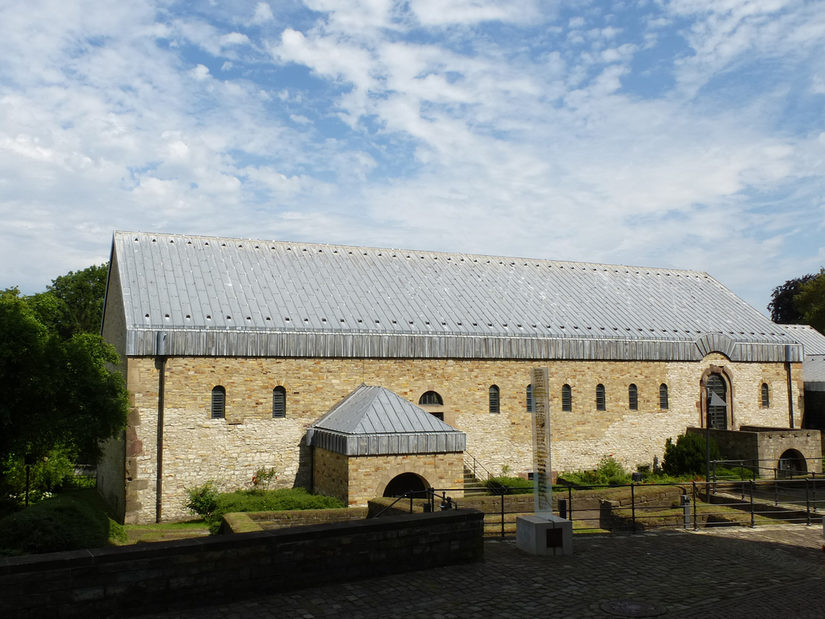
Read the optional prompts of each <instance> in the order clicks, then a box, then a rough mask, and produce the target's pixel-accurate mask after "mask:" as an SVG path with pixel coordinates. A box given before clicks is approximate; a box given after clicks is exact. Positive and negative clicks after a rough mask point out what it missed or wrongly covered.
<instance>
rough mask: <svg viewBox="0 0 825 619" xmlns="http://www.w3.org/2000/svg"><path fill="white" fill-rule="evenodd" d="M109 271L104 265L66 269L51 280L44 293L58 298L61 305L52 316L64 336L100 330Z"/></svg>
mask: <svg viewBox="0 0 825 619" xmlns="http://www.w3.org/2000/svg"><path fill="white" fill-rule="evenodd" d="M108 272H109V267H108V265H107V264H98V265H95V266H90V267H87V268H85V269H83V270H82V271H69V272H68V273H66V275H61V276H60V277H57V278H55V279H53V280H52V283H51V285H50V286H49V287H48V292H46V293H43V294H44V295H52V296H53V297H54V298H55V299H57V300H58V304H59V306H60V307H59V308H57V309H56V311H55V313H54V314H53V315H54V317H55V319H57V320H58V322H57V326H58V327H59V329H58V330H59V332H60V334H61V335H62V336H63V337H64V338H69V337H71V336H72V335H74V334H75V333H100V324H101V322H102V320H103V300H104V297H105V296H106V278H107V275H108Z"/></svg>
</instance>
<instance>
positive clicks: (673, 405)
mask: <svg viewBox="0 0 825 619" xmlns="http://www.w3.org/2000/svg"><path fill="white" fill-rule="evenodd" d="M538 366H547V367H548V368H549V378H550V408H551V423H552V435H553V468H554V469H555V470H558V471H562V470H572V469H586V468H592V467H594V466H595V465H596V464H597V463H598V461H599V460H600V459H601V458H602V457H603V456H605V455H609V454H612V455H613V456H614V457H616V458H617V459H618V460H619V461H620V462H622V463H623V464H624V465H625V466H627V467H628V468H632V467H634V466H635V465H636V464H639V463H649V462H650V461H651V460H652V459H653V457H654V456H656V455H658V456H659V457H661V454H662V451H663V449H664V442H665V439H666V438H668V437H675V436H677V435H678V434H680V433H682V432H684V430H685V428H686V427H687V426H697V425H701V424H702V419H701V417H702V415H701V395H702V390H701V388H700V380H701V378H702V375H703V373H704V372H705V371H706V370H708V369H710V368H711V367H712V366H713V367H716V368H723V369H724V370H725V372H726V375H727V376H728V377H729V379H730V383H731V384H730V394H729V401H730V403H731V406H730V412H731V415H730V416H731V419H730V420H729V423H730V426H729V427H731V428H733V429H736V428H738V427H739V426H740V425H769V426H779V427H781V426H787V425H788V394H787V376H786V372H785V367H784V365H783V364H779V363H777V364H758V363H754V364H747V363H733V362H730V361H728V360H727V359H726V358H725V357H724V356H722V355H720V354H715V353H714V354H712V355H709V356H708V357H707V358H705V359H704V360H703V361H701V362H698V363H688V362H678V363H667V362H581V361H551V362H544V363H542V362H530V361H481V360H451V359H429V360H424V359H407V360H388V359H312V358H305V359H303V358H279V359H266V358H175V357H172V358H169V359H168V361H167V362H166V366H165V388H164V396H165V397H164V409H163V424H162V426H163V427H162V441H163V445H164V451H163V453H164V455H163V463H162V466H163V475H162V487H163V490H162V492H163V497H162V498H163V501H162V518H163V519H165V520H166V519H175V518H181V517H185V516H186V515H187V513H186V511H185V509H184V508H183V503H184V501H185V498H186V493H185V488H187V487H192V486H195V485H198V484H201V483H203V482H204V481H206V480H214V481H215V482H216V483H217V484H218V486H219V487H222V488H226V489H230V488H238V487H244V486H247V487H248V486H249V485H250V483H251V479H252V475H253V473H254V472H255V470H256V469H258V468H260V467H275V468H276V469H277V470H278V471H279V479H278V482H277V484H278V485H281V486H292V485H309V483H310V479H311V471H310V459H309V454H308V453H307V451H306V448H305V447H302V440H303V437H304V433H305V431H306V428H307V427H308V426H309V425H310V424H311V423H312V422H313V421H315V420H316V419H318V418H319V417H320V416H321V415H323V414H324V413H326V412H327V411H328V410H329V409H330V408H331V407H332V406H333V405H334V404H335V403H336V402H338V401H339V400H340V399H341V398H343V397H344V396H346V395H347V394H349V393H350V392H351V391H353V390H354V389H355V388H356V387H358V386H359V385H360V384H361V383H366V384H369V385H381V386H383V387H386V388H388V389H390V390H392V391H394V392H396V393H397V394H399V395H401V396H402V397H405V398H407V399H409V400H410V401H411V402H413V403H416V404H417V403H418V398H419V397H420V396H421V394H423V393H424V392H425V391H429V390H433V391H437V392H438V393H439V394H440V395H441V396H442V398H443V400H444V405H443V407H438V410H440V411H443V412H444V413H445V420H446V421H447V422H448V423H450V424H451V425H453V426H454V427H456V428H457V429H459V430H462V431H464V432H466V433H467V452H468V453H469V454H472V455H473V456H474V457H476V458H477V459H478V460H479V461H480V462H481V463H482V464H483V465H484V466H485V467H487V468H488V469H489V470H490V472H492V473H493V474H499V473H501V472H502V468H504V467H509V470H510V472H511V474H523V473H526V472H527V471H529V470H531V469H532V463H531V457H532V456H531V453H532V438H531V415H530V413H529V412H527V410H526V387H527V384H528V382H529V380H530V379H529V371H530V369H532V368H533V367H538ZM793 377H794V385H793V386H794V394H793V398H794V399H795V400H796V401H795V402H794V405H795V419H796V421H797V424H798V423H799V421H800V420H801V419H802V411H801V407H800V404H801V397H800V394H801V393H802V382H801V377H802V372H801V365H800V364H794V366H793ZM127 380H128V386H129V389H130V391H131V394H132V398H133V411H132V414H131V415H130V423H129V428H128V429H127V432H126V443H125V452H126V456H125V459H126V473H125V477H126V480H127V482H126V512H127V515H126V520H127V521H129V522H145V521H151V520H154V518H155V502H156V497H155V483H156V482H155V478H156V466H157V442H158V434H157V430H158V385H159V369H158V366H157V364H156V362H155V360H154V359H151V358H130V359H129V362H128V379H127ZM763 381H764V382H767V383H768V385H769V388H770V392H771V402H770V407H768V408H762V407H761V399H760V386H761V384H762V382H763ZM599 383H601V384H603V385H604V386H605V391H606V410H604V411H597V410H596V398H595V389H596V385H597V384H599ZM630 383H634V384H635V385H637V387H638V392H639V406H638V410H629V406H628V393H627V390H628V385H629V384H630ZM661 383H665V384H667V385H668V391H669V406H668V408H667V409H666V410H661V409H660V408H659V385H660V384H661ZM564 384H569V385H570V386H571V387H572V392H573V410H572V411H571V412H563V411H562V410H561V399H560V394H561V387H562V385H564ZM216 385H222V386H223V387H224V388H225V389H226V418H225V419H214V420H213V419H211V418H210V405H211V392H212V388H213V387H214V386H216ZM490 385H497V386H498V387H499V389H500V411H501V412H500V413H498V414H492V413H490V412H489V407H488V393H489V392H488V390H489V387H490ZM276 386H283V387H284V388H285V389H286V394H287V396H286V417H285V418H281V419H273V418H272V390H273V388H274V387H276ZM348 474H349V473H348ZM431 483H432V485H433V486H437V485H438V484H436V483H435V482H434V481H431ZM447 485H452V482H451V483H450V484H447ZM365 492H366V489H365Z"/></svg>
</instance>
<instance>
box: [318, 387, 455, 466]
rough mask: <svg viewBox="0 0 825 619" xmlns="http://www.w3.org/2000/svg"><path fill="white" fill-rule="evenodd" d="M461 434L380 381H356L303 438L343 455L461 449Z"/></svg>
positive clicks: (432, 451) (438, 451) (453, 450)
mask: <svg viewBox="0 0 825 619" xmlns="http://www.w3.org/2000/svg"><path fill="white" fill-rule="evenodd" d="M466 442H467V439H466V435H465V434H464V433H463V432H460V431H458V430H456V429H455V428H453V427H452V426H450V425H448V424H446V423H444V422H443V421H441V420H440V419H438V418H436V417H435V416H433V415H431V414H430V413H427V412H426V411H424V410H422V409H421V408H419V407H417V406H415V405H414V404H412V403H411V402H408V401H407V400H405V399H404V398H402V397H400V396H398V395H397V394H395V393H393V392H392V391H390V390H389V389H385V388H384V387H373V386H368V385H361V386H360V387H358V388H357V389H356V390H355V391H353V392H352V393H351V394H349V395H348V396H347V397H346V398H344V399H343V400H342V401H341V402H339V403H338V404H336V405H335V406H334V407H333V408H332V409H331V410H330V411H329V412H328V413H327V414H326V415H324V416H323V417H321V419H319V420H318V421H316V422H315V423H314V424H312V427H311V428H310V429H309V430H307V444H309V445H311V446H313V447H322V448H324V449H328V450H330V451H335V452H338V453H342V454H346V455H348V456H366V455H388V454H389V455H395V454H408V453H445V452H460V451H464V449H465V446H466Z"/></svg>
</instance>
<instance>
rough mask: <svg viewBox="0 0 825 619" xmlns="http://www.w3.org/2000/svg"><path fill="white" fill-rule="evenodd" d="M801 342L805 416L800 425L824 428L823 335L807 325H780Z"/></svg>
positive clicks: (824, 374) (824, 378)
mask: <svg viewBox="0 0 825 619" xmlns="http://www.w3.org/2000/svg"><path fill="white" fill-rule="evenodd" d="M782 326H783V327H785V330H786V331H787V332H788V335H790V336H791V337H792V338H794V339H795V340H796V341H797V342H799V343H800V344H802V346H803V349H804V351H805V358H804V361H803V362H802V377H803V380H804V385H805V416H804V417H803V419H802V427H803V428H809V429H812V430H825V335H822V334H821V333H820V332H819V331H817V330H816V329H814V328H813V327H811V326H808V325H782Z"/></svg>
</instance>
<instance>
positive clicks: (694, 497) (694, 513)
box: [692, 481, 699, 531]
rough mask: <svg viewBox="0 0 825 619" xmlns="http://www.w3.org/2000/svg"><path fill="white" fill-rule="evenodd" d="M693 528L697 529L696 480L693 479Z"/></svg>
mask: <svg viewBox="0 0 825 619" xmlns="http://www.w3.org/2000/svg"><path fill="white" fill-rule="evenodd" d="M692 483H693V530H694V531H698V530H699V521H698V520H697V519H696V481H693V482H692Z"/></svg>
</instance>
